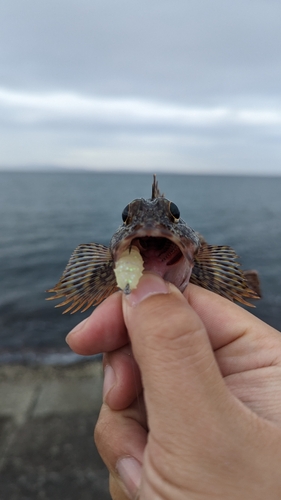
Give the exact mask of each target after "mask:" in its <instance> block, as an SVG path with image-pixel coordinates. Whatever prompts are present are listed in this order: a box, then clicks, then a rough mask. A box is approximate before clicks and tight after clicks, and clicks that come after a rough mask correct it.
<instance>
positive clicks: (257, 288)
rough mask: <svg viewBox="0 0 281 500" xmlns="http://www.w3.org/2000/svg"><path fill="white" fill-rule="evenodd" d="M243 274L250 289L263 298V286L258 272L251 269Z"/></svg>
mask: <svg viewBox="0 0 281 500" xmlns="http://www.w3.org/2000/svg"><path fill="white" fill-rule="evenodd" d="M243 274H244V276H245V278H246V281H247V283H248V287H249V288H251V290H253V291H254V292H255V293H256V294H257V295H258V297H259V298H261V297H262V293H261V284H260V278H259V273H258V271H255V270H254V269H249V270H247V271H243Z"/></svg>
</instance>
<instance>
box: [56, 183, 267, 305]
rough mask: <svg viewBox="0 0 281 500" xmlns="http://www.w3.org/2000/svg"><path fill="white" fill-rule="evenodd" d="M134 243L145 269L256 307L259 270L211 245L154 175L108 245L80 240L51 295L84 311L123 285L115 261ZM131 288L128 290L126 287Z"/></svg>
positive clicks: (230, 251) (128, 208)
mask: <svg viewBox="0 0 281 500" xmlns="http://www.w3.org/2000/svg"><path fill="white" fill-rule="evenodd" d="M132 247H134V248H137V249H138V251H139V252H140V254H141V256H142V259H143V265H144V270H145V271H152V272H154V273H157V274H159V275H160V276H162V277H163V279H164V280H166V281H169V282H171V283H173V284H174V285H175V286H176V287H177V288H178V289H179V290H180V291H181V292H184V290H185V289H186V287H187V286H188V283H194V284H195V285H199V286H200V287H203V288H206V289H207V290H210V291H212V292H215V293H217V294H219V295H221V296H223V297H225V298H226V299H229V300H231V301H232V302H238V303H241V304H244V305H246V306H250V307H254V306H253V304H251V303H250V302H249V301H248V300H249V299H259V298H260V297H261V291H260V282H259V276H258V273H257V271H255V270H249V271H243V270H242V269H241V268H240V263H239V260H238V256H237V254H236V252H235V251H234V250H233V249H232V248H231V247H229V246H214V245H209V244H208V243H207V242H206V241H205V239H204V238H203V236H201V234H199V233H198V232H196V231H194V230H193V229H192V228H191V227H189V226H188V225H187V223H186V222H185V221H184V220H183V219H182V218H181V216H180V210H179V208H178V206H177V205H176V204H175V203H174V202H173V201H170V200H168V199H167V198H165V196H164V194H161V192H160V190H159V187H158V181H157V179H156V176H155V175H154V176H153V183H152V194H151V198H149V199H144V198H140V199H135V200H133V201H132V202H131V203H129V204H128V205H126V206H125V208H124V210H123V212H122V224H121V225H120V226H119V228H118V229H117V231H116V232H115V233H114V235H113V236H112V238H111V241H110V244H109V246H108V247H107V246H105V245H102V244H99V243H85V244H81V245H79V246H78V247H77V248H76V249H75V250H74V252H73V253H72V255H71V257H70V260H69V262H68V264H67V266H66V268H65V270H64V272H63V274H62V276H61V278H60V280H59V281H58V283H57V284H56V285H55V286H54V287H53V288H51V289H49V290H47V292H48V293H53V294H54V295H53V296H52V297H48V298H47V300H53V299H63V302H61V303H59V304H57V305H56V306H55V307H61V306H67V308H66V309H65V310H64V312H63V313H67V312H70V313H71V314H73V313H75V312H77V311H79V310H81V312H84V311H86V310H87V309H89V308H90V307H91V306H97V305H98V304H100V303H101V302H102V301H103V300H104V299H106V298H107V297H109V296H110V295H111V294H113V293H114V292H116V291H117V290H119V288H118V286H117V282H116V276H115V273H114V268H115V263H116V262H117V261H118V259H119V258H120V257H121V255H122V254H123V252H124V251H126V250H128V249H129V250H130V249H131V248H132ZM126 292H127V293H129V292H130V290H128V288H127V290H126Z"/></svg>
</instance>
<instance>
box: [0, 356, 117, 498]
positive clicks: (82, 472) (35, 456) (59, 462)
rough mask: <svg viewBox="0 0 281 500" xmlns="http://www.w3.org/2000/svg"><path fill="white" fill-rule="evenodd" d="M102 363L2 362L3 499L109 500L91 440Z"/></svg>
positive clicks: (103, 472) (104, 472)
mask: <svg viewBox="0 0 281 500" xmlns="http://www.w3.org/2000/svg"><path fill="white" fill-rule="evenodd" d="M101 394H102V367H101V363H99V362H93V363H84V364H81V365H74V366H72V367H52V366H51V367H48V366H41V367H24V366H11V365H5V366H2V367H1V368H0V478H1V479H0V498H1V500H38V499H44V500H49V499H50V500H51V499H52V500H61V499H62V498H65V499H67V500H78V499H79V500H93V499H97V500H109V499H110V496H109V493H108V472H107V469H106V468H105V466H104V464H103V462H102V461H101V459H100V457H99V455H98V453H97V450H96V448H95V445H94V442H93V429H94V425H95V422H96V420H97V417H98V414H99V409H100V406H101Z"/></svg>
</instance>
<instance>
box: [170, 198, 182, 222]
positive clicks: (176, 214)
mask: <svg viewBox="0 0 281 500" xmlns="http://www.w3.org/2000/svg"><path fill="white" fill-rule="evenodd" d="M169 209H170V214H171V215H172V216H173V218H174V222H178V221H179V218H180V211H179V208H178V207H177V205H176V204H175V203H173V202H172V201H170V206H169Z"/></svg>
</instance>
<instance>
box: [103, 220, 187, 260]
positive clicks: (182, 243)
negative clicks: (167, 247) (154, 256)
mask: <svg viewBox="0 0 281 500" xmlns="http://www.w3.org/2000/svg"><path fill="white" fill-rule="evenodd" d="M145 237H153V238H167V239H168V240H170V241H171V242H172V243H174V244H175V245H177V247H178V248H179V250H180V251H181V253H182V255H183V257H184V258H185V259H187V260H188V262H189V264H191V265H193V262H194V258H193V256H194V253H195V252H196V245H195V243H193V242H192V240H191V239H187V238H183V239H182V240H181V239H179V238H178V237H177V236H176V235H174V234H173V233H171V231H169V230H167V229H166V228H162V227H152V228H150V227H146V228H145V227H141V228H137V229H136V230H134V231H132V232H131V233H130V234H129V235H128V236H125V238H123V239H122V241H120V242H119V243H118V245H117V246H116V247H115V248H114V249H112V255H113V260H114V262H116V261H117V260H118V259H119V258H120V256H121V254H122V253H123V252H124V251H125V250H127V249H128V248H130V246H131V243H132V241H133V240H134V239H135V238H145Z"/></svg>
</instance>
